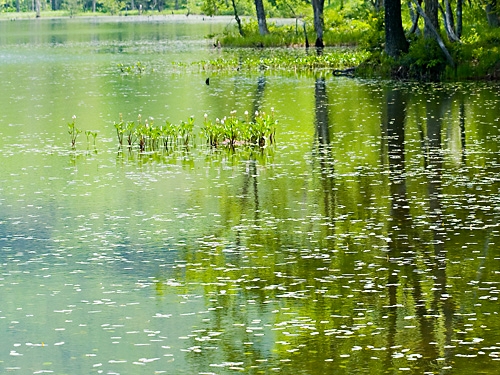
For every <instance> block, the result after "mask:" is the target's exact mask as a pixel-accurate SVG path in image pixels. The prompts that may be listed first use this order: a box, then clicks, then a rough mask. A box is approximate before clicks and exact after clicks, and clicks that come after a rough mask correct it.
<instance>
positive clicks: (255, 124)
mask: <svg viewBox="0 0 500 375" xmlns="http://www.w3.org/2000/svg"><path fill="white" fill-rule="evenodd" d="M277 123H278V122H277V120H275V119H274V109H273V108H271V114H270V115H267V114H266V113H265V112H262V111H261V112H259V111H256V112H255V114H254V116H253V118H250V114H249V113H248V111H246V112H245V119H243V120H242V119H239V118H238V117H237V116H236V111H232V112H231V113H230V116H229V117H224V118H222V119H218V118H217V119H216V120H215V122H213V121H211V120H209V119H208V116H207V115H205V119H204V122H203V127H202V132H203V133H204V134H205V136H206V138H207V143H208V144H209V145H210V146H212V147H218V146H220V145H223V146H229V147H231V148H234V147H235V146H241V145H247V146H257V147H265V146H267V145H270V144H272V143H274V138H275V134H276V125H277Z"/></svg>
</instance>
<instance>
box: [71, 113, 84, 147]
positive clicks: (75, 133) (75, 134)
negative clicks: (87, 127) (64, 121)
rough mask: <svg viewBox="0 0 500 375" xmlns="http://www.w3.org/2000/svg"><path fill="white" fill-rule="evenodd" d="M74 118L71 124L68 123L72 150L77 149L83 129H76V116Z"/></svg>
mask: <svg viewBox="0 0 500 375" xmlns="http://www.w3.org/2000/svg"><path fill="white" fill-rule="evenodd" d="M71 118H72V121H71V122H68V134H69V136H70V139H71V147H72V148H75V147H76V138H77V137H78V134H80V133H81V132H82V131H81V129H78V128H77V127H76V124H75V122H76V116H75V115H73V117H71Z"/></svg>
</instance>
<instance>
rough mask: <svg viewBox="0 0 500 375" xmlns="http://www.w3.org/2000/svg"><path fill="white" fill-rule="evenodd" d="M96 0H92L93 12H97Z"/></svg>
mask: <svg viewBox="0 0 500 375" xmlns="http://www.w3.org/2000/svg"><path fill="white" fill-rule="evenodd" d="M95 2H96V0H92V13H95V7H96V3H95Z"/></svg>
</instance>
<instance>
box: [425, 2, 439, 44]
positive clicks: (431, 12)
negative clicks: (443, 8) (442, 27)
mask: <svg viewBox="0 0 500 375" xmlns="http://www.w3.org/2000/svg"><path fill="white" fill-rule="evenodd" d="M424 5H425V14H426V15H427V17H424V20H425V27H424V36H425V37H426V38H428V39H434V32H433V30H432V29H435V30H436V31H438V32H439V19H438V2H437V0H424Z"/></svg>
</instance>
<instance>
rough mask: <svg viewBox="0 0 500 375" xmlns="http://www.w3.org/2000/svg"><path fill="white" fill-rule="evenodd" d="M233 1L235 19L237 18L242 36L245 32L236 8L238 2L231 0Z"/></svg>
mask: <svg viewBox="0 0 500 375" xmlns="http://www.w3.org/2000/svg"><path fill="white" fill-rule="evenodd" d="M231 3H232V5H233V11H234V19H235V20H236V23H237V24H238V31H239V33H240V35H241V36H245V33H244V32H243V28H242V27H241V20H240V17H239V16H238V10H237V9H236V3H235V1H234V0H231Z"/></svg>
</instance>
